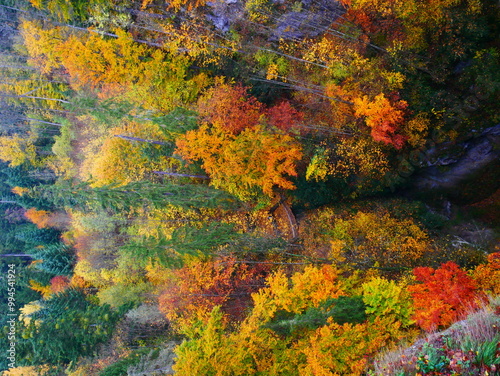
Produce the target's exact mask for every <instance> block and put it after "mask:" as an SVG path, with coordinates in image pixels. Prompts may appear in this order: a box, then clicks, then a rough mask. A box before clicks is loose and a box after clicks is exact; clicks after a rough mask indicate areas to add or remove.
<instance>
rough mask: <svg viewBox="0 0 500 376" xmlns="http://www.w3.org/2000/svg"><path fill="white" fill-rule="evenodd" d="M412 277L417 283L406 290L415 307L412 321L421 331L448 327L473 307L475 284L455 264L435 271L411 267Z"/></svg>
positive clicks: (477, 296) (475, 296) (475, 302)
mask: <svg viewBox="0 0 500 376" xmlns="http://www.w3.org/2000/svg"><path fill="white" fill-rule="evenodd" d="M413 274H414V275H415V278H416V279H417V281H419V282H421V283H420V284H417V285H413V286H410V287H409V290H410V292H411V294H412V297H413V306H414V308H415V314H414V316H413V319H414V320H415V321H416V322H417V324H418V325H420V327H421V328H422V329H425V330H427V331H432V330H435V329H436V328H437V327H438V326H447V325H450V324H452V323H453V322H454V321H456V320H457V319H459V318H460V317H461V316H462V315H463V314H465V313H466V312H467V311H468V310H470V309H475V308H477V303H478V298H479V294H477V293H476V285H475V282H474V280H472V279H471V278H470V277H469V276H468V275H467V274H466V273H465V272H464V271H463V270H462V269H460V267H459V266H458V265H457V264H455V263H453V262H451V261H450V262H447V263H446V264H443V265H441V267H440V268H438V269H433V268H430V267H420V268H415V269H413Z"/></svg>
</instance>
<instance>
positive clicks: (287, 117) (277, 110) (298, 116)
mask: <svg viewBox="0 0 500 376" xmlns="http://www.w3.org/2000/svg"><path fill="white" fill-rule="evenodd" d="M267 116H268V117H269V124H271V125H273V126H275V127H276V128H279V129H281V130H283V131H285V132H287V131H289V130H290V129H292V128H294V127H295V126H296V125H297V124H298V123H300V122H301V121H302V119H303V118H304V114H303V113H302V112H300V111H297V110H296V109H295V108H293V107H292V106H291V105H290V102H288V101H286V100H285V101H282V102H281V103H279V104H277V105H276V106H273V107H271V108H269V109H268V110H267Z"/></svg>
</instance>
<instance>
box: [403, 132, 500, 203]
mask: <svg viewBox="0 0 500 376" xmlns="http://www.w3.org/2000/svg"><path fill="white" fill-rule="evenodd" d="M426 154H427V161H428V162H427V165H428V166H427V167H424V168H422V169H420V171H419V172H418V173H417V174H416V175H414V177H413V179H412V180H413V188H412V191H413V193H415V194H421V195H429V194H433V195H436V194H437V195H441V196H443V197H446V198H448V199H450V200H452V201H455V202H458V203H462V204H470V203H474V202H477V201H481V200H482V199H485V198H487V197H489V195H491V194H493V193H494V192H495V191H497V190H498V189H499V188H500V178H499V177H500V124H499V125H497V126H495V127H491V128H488V129H486V130H484V131H483V132H482V133H481V134H480V135H479V136H477V137H475V138H472V139H470V140H468V141H465V142H462V143H460V144H457V145H453V147H451V146H450V145H436V146H434V147H433V148H431V149H429V150H428V151H427V153H426Z"/></svg>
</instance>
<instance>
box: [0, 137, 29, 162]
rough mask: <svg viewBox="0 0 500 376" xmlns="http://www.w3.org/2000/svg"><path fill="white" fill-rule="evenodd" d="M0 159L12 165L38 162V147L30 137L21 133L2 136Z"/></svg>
mask: <svg viewBox="0 0 500 376" xmlns="http://www.w3.org/2000/svg"><path fill="white" fill-rule="evenodd" d="M0 159H1V160H3V161H4V162H9V165H10V166H11V167H15V166H19V165H21V164H23V163H24V162H29V163H31V164H33V165H34V164H36V160H37V155H36V147H35V145H34V144H33V141H32V140H31V138H30V137H21V136H19V135H13V136H0Z"/></svg>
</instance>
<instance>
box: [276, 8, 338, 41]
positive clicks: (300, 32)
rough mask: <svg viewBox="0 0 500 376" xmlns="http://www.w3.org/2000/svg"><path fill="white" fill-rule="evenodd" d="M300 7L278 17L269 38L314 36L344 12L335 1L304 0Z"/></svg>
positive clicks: (296, 38) (287, 38)
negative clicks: (315, 0)
mask: <svg viewBox="0 0 500 376" xmlns="http://www.w3.org/2000/svg"><path fill="white" fill-rule="evenodd" d="M301 8H302V9H301V10H298V11H291V12H287V13H284V14H283V15H281V16H280V17H279V18H278V20H277V22H276V27H275V29H274V31H273V32H272V35H271V37H270V40H272V41H278V40H280V39H285V40H301V39H304V38H313V37H316V36H318V35H321V34H323V33H324V32H325V31H327V29H328V28H329V27H330V26H331V25H332V23H334V22H335V20H336V19H337V18H339V17H340V16H342V15H343V14H344V13H345V8H344V7H343V6H342V5H341V4H340V3H339V2H337V1H324V0H320V1H319V2H317V3H313V2H312V1H311V0H304V1H302V3H301Z"/></svg>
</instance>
